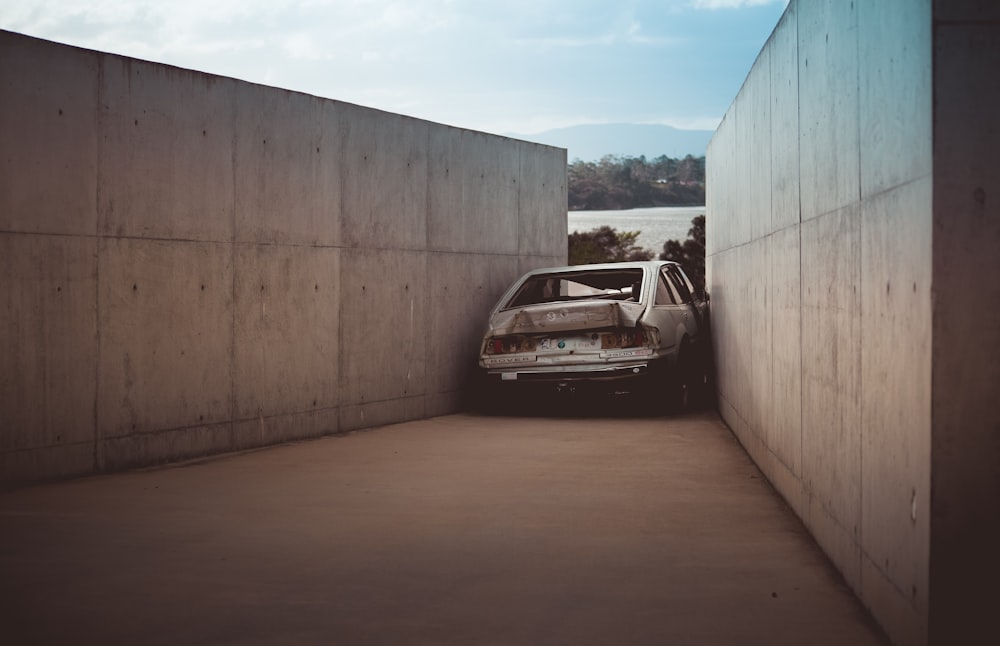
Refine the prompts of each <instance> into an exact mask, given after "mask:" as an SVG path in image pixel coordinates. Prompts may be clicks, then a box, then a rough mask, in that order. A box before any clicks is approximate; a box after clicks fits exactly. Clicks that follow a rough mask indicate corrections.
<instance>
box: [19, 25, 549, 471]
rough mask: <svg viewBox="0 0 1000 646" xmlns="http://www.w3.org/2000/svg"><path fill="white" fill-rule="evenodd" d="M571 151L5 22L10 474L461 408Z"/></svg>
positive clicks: (538, 251) (153, 459)
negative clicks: (497, 311) (484, 332)
mask: <svg viewBox="0 0 1000 646" xmlns="http://www.w3.org/2000/svg"><path fill="white" fill-rule="evenodd" d="M565 259H566V153H565V151H564V150H561V149H556V148H550V147H545V146H539V145H536V144H531V143H526V142H521V141H515V140H511V139H507V138H503V137H497V136H491V135H486V134H482V133H477V132H471V131H467V130H461V129H456V128H450V127H446V126H441V125H437V124H432V123H428V122H425V121H420V120H417V119H412V118H407V117H403V116H398V115H394V114H387V113H384V112H379V111H377V110H372V109H366V108H361V107H358V106H354V105H349V104H345V103H340V102H337V101H332V100H327V99H320V98H316V97H312V96H307V95H304V94H298V93H295V92H289V91H285V90H280V89H275V88H269V87H262V86H258V85H253V84H249V83H245V82H240V81H236V80H233V79H229V78H221V77H216V76H211V75H207V74H202V73H197V72H192V71H188V70H181V69H176V68H172V67H168V66H164V65H158V64H153V63H148V62H143V61H138V60H133V59H128V58H123V57H120V56H112V55H107V54H101V53H98V52H93V51H87V50H81V49H76V48H72V47H67V46H63V45H58V44H54V43H49V42H46V41H41V40H37V39H33V38H29V37H25V36H21V35H17V34H13V33H10V32H0V270H2V272H3V277H4V278H3V283H2V286H0V294H2V296H0V298H2V300H0V342H2V344H3V345H2V347H0V352H2V359H0V371H2V372H0V385H2V388H0V483H2V482H8V483H9V482H23V481H25V480H30V479H36V478H48V477H55V476H67V475H74V474H84V473H91V472H100V471H107V470H114V469H120V468H126V467H132V466H139V465H147V464H152V463H157V462H163V461H168V460H177V459H183V458H189V457H194V456H201V455H206V454H210V453H215V452H221V451H232V450H239V449H246V448H251V447H256V446H261V445H266V444H272V443H276V442H282V441H286V440H292V439H297V438H306V437H315V436H319V435H322V434H327V433H334V432H338V431H347V430H351V429H358V428H364V427H370V426H374V425H379V424H385V423H389V422H396V421H401V420H408V419H415V418H421V417H426V416H432V415H438V414H442V413H448V412H452V411H455V410H457V409H458V408H459V406H460V405H461V402H460V394H461V390H462V387H463V384H464V383H465V376H466V375H465V373H466V371H467V370H468V369H469V368H470V367H471V366H472V365H473V364H474V359H475V356H476V352H477V350H478V336H479V334H480V331H481V326H482V324H483V322H484V319H483V316H484V313H485V312H486V311H487V310H488V309H489V306H490V305H492V303H493V302H494V300H495V298H496V297H498V296H499V294H500V293H501V292H502V291H503V289H504V288H505V287H506V286H507V285H508V283H509V282H510V281H511V280H513V279H514V278H515V277H516V276H517V275H519V274H520V273H521V272H523V271H525V270H527V269H529V268H534V267H537V266H544V265H552V264H562V263H564V262H565Z"/></svg>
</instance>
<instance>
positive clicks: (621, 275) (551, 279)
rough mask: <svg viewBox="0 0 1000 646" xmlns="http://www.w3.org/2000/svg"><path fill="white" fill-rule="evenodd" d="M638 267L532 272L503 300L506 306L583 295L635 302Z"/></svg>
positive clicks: (639, 276)
mask: <svg viewBox="0 0 1000 646" xmlns="http://www.w3.org/2000/svg"><path fill="white" fill-rule="evenodd" d="M642 271H643V270H642V269H641V268H640V269H601V270H590V271H581V272H559V273H553V274H539V275H538V276H532V277H531V278H529V279H528V280H526V281H525V282H524V284H523V285H521V288H520V289H518V290H517V293H516V294H514V297H513V298H511V299H510V302H508V303H507V309H510V308H512V307H524V306H525V305H536V304H538V303H554V302H558V301H576V300H586V299H611V300H619V301H624V300H631V301H635V302H638V301H639V297H640V292H641V288H642Z"/></svg>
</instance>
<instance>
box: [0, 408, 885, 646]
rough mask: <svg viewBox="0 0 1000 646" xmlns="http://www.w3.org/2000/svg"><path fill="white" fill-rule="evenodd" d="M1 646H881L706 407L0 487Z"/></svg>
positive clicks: (271, 452) (461, 420)
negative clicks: (681, 413) (690, 411)
mask: <svg viewBox="0 0 1000 646" xmlns="http://www.w3.org/2000/svg"><path fill="white" fill-rule="evenodd" d="M0 642H2V643H3V644H9V645H11V646H14V645H17V644H567V645H585V644H600V645H607V644H691V645H711V644H740V645H744V644H761V645H763V644H767V645H779V644H796V645H799V644H811V645H813V646H818V645H824V644H830V645H832V644H838V645H839V644H851V645H865V644H885V641H884V637H883V636H882V635H881V633H880V632H879V631H878V629H877V628H876V627H874V625H873V623H872V621H871V619H870V618H869V616H868V615H867V613H866V612H865V611H864V609H863V608H862V607H861V606H860V605H859V603H858V602H857V601H856V599H855V598H854V597H853V595H852V594H851V593H850V591H849V590H848V589H847V588H846V586H845V585H844V584H843V582H842V581H841V579H840V578H839V576H838V575H837V573H836V572H835V571H834V570H833V568H832V566H831V565H830V564H829V562H828V561H827V560H826V559H825V557H824V556H823V555H822V553H821V552H820V551H819V549H818V548H817V547H816V545H815V544H814V543H813V541H812V540H811V539H810V538H809V536H808V534H806V532H805V530H804V529H803V527H802V525H801V524H800V523H799V521H798V520H797V519H796V518H795V517H794V515H793V514H792V513H791V511H790V510H789V509H788V508H786V507H785V505H784V504H783V502H782V501H781V500H780V499H779V498H778V497H777V495H776V494H775V493H774V492H773V491H772V490H771V488H770V487H769V485H768V484H767V482H766V481H765V480H764V479H763V478H762V476H761V474H760V472H759V471H758V470H757V469H756V467H754V465H753V464H752V463H751V462H750V460H749V458H748V457H747V456H746V454H745V453H744V452H743V450H742V449H741V447H740V446H739V444H738V443H737V442H736V441H735V440H734V438H733V436H732V435H731V434H730V433H729V431H728V430H727V429H726V428H725V426H723V424H722V423H721V422H720V421H719V420H718V418H717V417H716V416H715V415H714V414H711V413H693V414H688V415H684V416H679V417H661V418H643V417H624V418H597V419H594V418H570V417H558V416H556V417H531V418H505V417H478V416H472V415H453V416H449V417H441V418H436V419H430V420H423V421H418V422H411V423H406V424H399V425H394V426H389V427H384V428H380V429H375V430H370V431H365V432H359V433H353V434H349V435H344V436H338V437H330V438H325V439H321V440H316V441H311V442H303V443H299V444H293V445H286V446H280V447H276V448H272V449H267V450H261V451H256V452H251V453H245V454H240V455H234V456H227V457H223V458H216V459H212V460H206V461H202V462H195V463H187V464H184V465H179V466H173V467H166V468H159V469H150V470H144V471H136V472H130V473H122V474H116V475H110V476H100V477H92V478H85V479H80V480H75V481H69V482H60V483H53V484H48V485H42V486H36V487H31V488H26V489H21V490H16V491H8V492H6V493H3V494H0Z"/></svg>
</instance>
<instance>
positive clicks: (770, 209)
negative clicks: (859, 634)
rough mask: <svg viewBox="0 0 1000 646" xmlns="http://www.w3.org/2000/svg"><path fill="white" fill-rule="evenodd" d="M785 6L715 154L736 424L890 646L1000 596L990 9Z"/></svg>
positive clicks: (723, 389) (717, 284)
mask: <svg viewBox="0 0 1000 646" xmlns="http://www.w3.org/2000/svg"><path fill="white" fill-rule="evenodd" d="M994 5H995V3H984V2H977V1H976V0H969V1H967V2H943V1H939V0H933V2H932V0H879V1H878V2H875V1H874V0H869V1H865V2H856V3H847V2H840V1H839V0H792V2H791V3H790V5H789V7H788V9H787V11H786V13H785V15H784V16H783V18H782V20H781V21H780V23H779V24H778V26H777V27H776V29H775V31H774V33H773V34H772V36H771V38H770V39H769V41H768V43H767V45H766V46H765V47H764V49H763V51H762V52H761V54H760V56H759V58H758V59H757V61H756V63H755V65H754V67H753V69H752V71H751V73H750V75H749V76H748V78H747V79H746V82H745V84H744V86H743V88H742V89H741V91H740V92H739V95H738V96H737V97H736V99H735V101H734V102H733V105H732V107H731V108H730V110H729V111H728V113H727V114H726V116H725V119H724V120H723V122H722V124H721V126H720V127H719V129H718V131H717V132H716V134H715V137H714V138H713V140H712V142H711V144H710V146H709V149H708V160H707V164H708V185H707V186H708V195H707V202H708V204H707V218H706V219H707V247H708V249H707V252H708V257H709V258H708V282H709V287H710V290H711V293H712V299H713V301H712V303H713V317H714V325H715V328H714V329H715V332H716V339H715V342H716V344H717V357H718V362H719V364H718V370H719V398H720V399H719V405H720V409H721V411H722V415H723V417H724V419H725V420H726V422H727V423H728V424H729V425H730V426H731V427H732V429H733V430H734V431H735V433H736V435H737V436H738V437H739V439H740V441H741V442H742V443H743V444H744V445H745V446H746V447H747V449H748V450H749V452H750V453H751V454H752V456H753V457H754V459H755V460H756V461H757V463H758V464H759V465H760V466H761V468H762V469H763V470H764V472H765V473H766V474H767V476H768V477H769V478H770V479H771V481H772V482H773V483H774V485H775V486H776V487H777V489H778V490H779V491H780V492H781V493H782V495H783V496H784V497H785V498H786V499H787V500H788V502H789V504H790V505H791V506H792V507H793V508H794V509H795V511H796V512H797V513H798V514H799V516H800V517H801V518H802V520H803V521H804V522H805V524H806V525H807V526H808V527H809V529H810V531H812V533H813V535H814V536H815V537H816V539H817V541H818V542H819V544H820V545H821V546H822V547H823V549H824V550H825V551H826V552H827V554H828V555H829V556H830V558H831V559H832V560H833V561H834V562H835V563H836V565H837V567H838V568H839V569H840V571H841V572H842V573H843V574H844V577H845V579H846V580H847V582H848V584H849V585H850V586H851V587H852V588H853V589H854V590H855V591H856V592H857V594H858V595H859V597H860V598H861V599H862V601H863V602H864V603H865V604H866V605H867V606H868V607H869V608H870V609H871V610H872V612H873V614H874V616H875V617H876V619H877V620H878V621H879V622H880V623H881V625H882V626H883V627H884V628H885V629H886V631H887V632H888V634H889V635H890V636H891V638H892V639H893V641H894V642H895V643H898V644H926V643H934V644H956V643H992V642H993V641H995V637H996V634H997V632H996V628H995V625H994V624H995V618H994V616H993V614H994V612H995V609H996V607H997V606H998V604H1000V593H998V592H997V591H996V590H997V582H998V581H1000V556H998V553H1000V551H998V550H997V547H996V546H997V545H1000V409H998V407H997V406H996V402H995V398H996V394H997V393H998V392H1000V368H998V366H1000V363H998V361H997V359H998V357H1000V270H998V265H997V259H998V251H997V250H998V249H1000V208H998V206H997V205H998V200H997V199H996V194H997V193H1000V165H998V162H997V150H1000V130H998V128H997V121H996V116H995V115H996V105H997V104H998V103H1000V75H998V74H997V73H996V70H997V69H1000V9H997V8H996V7H995V6H994Z"/></svg>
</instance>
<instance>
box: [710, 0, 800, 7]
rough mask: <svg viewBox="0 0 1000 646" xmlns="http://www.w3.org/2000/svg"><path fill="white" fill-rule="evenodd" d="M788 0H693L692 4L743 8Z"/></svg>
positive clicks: (786, 2) (786, 0)
mask: <svg viewBox="0 0 1000 646" xmlns="http://www.w3.org/2000/svg"><path fill="white" fill-rule="evenodd" d="M778 2H781V3H783V4H785V5H787V4H788V0H693V1H692V3H691V6H692V7H694V8H695V9H742V8H743V7H760V6H763V5H768V4H775V3H778Z"/></svg>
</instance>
